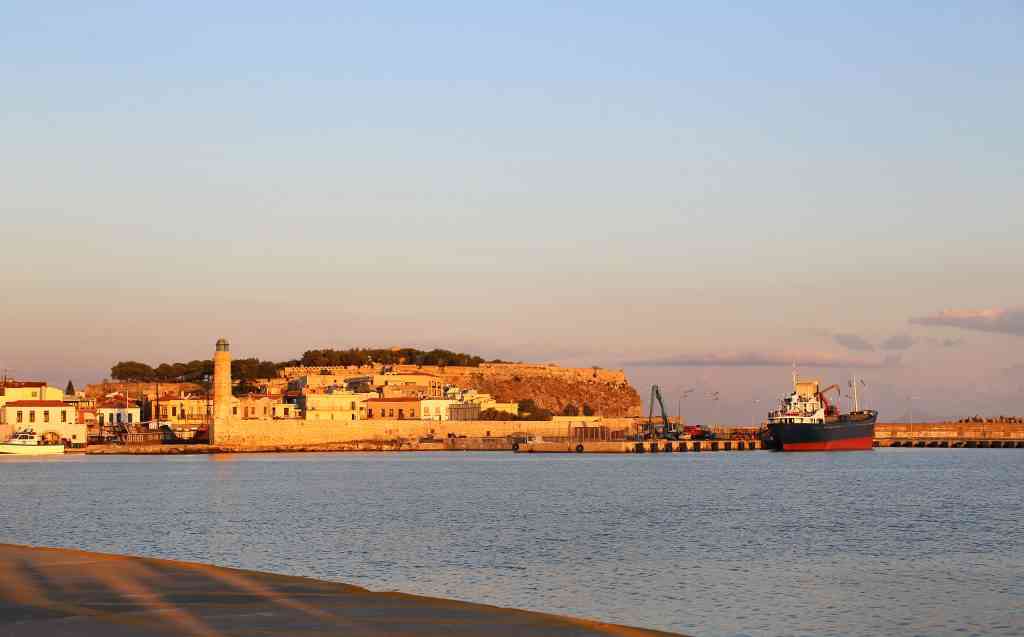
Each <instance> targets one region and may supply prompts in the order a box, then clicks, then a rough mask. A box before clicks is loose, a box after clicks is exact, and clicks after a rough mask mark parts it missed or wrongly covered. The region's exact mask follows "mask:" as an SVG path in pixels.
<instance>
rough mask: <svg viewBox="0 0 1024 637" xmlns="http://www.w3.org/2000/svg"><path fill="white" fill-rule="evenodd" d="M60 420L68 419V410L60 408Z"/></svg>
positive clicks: (65, 420)
mask: <svg viewBox="0 0 1024 637" xmlns="http://www.w3.org/2000/svg"><path fill="white" fill-rule="evenodd" d="M60 421H61V422H67V421H68V412H67V411H66V410H64V409H61V410H60ZM129 422H130V421H129Z"/></svg>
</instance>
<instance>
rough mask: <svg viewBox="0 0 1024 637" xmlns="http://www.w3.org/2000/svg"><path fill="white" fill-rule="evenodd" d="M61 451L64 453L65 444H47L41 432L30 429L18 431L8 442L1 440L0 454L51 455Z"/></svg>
mask: <svg viewBox="0 0 1024 637" xmlns="http://www.w3.org/2000/svg"><path fill="white" fill-rule="evenodd" d="M61 453H64V445H62V444H60V443H57V444H47V443H46V441H44V440H43V439H42V437H41V436H40V435H39V434H37V433H36V432H34V431H32V430H29V429H26V430H23V431H17V432H15V433H14V435H13V436H12V437H11V439H10V440H8V441H7V442H0V454H14V455H19V456H50V455H54V454H61Z"/></svg>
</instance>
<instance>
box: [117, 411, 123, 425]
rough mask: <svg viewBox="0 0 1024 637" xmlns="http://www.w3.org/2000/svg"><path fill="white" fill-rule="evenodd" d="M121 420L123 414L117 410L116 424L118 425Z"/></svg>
mask: <svg viewBox="0 0 1024 637" xmlns="http://www.w3.org/2000/svg"><path fill="white" fill-rule="evenodd" d="M123 422H124V414H122V413H121V412H117V424H119V425H120V424H121V423H123Z"/></svg>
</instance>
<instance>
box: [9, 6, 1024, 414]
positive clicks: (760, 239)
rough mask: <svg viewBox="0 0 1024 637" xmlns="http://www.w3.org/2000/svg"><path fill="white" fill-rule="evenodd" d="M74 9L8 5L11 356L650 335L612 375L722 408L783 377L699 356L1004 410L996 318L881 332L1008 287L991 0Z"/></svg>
mask: <svg viewBox="0 0 1024 637" xmlns="http://www.w3.org/2000/svg"><path fill="white" fill-rule="evenodd" d="M92 4H94V6H91V7H86V6H84V5H81V4H79V3H67V2H52V3H44V2H10V3H5V4H4V5H3V6H2V7H0V86H2V87H3V90H2V93H0V94H2V96H3V108H2V110H0V114H2V116H0V139H2V142H3V143H2V144H0V175H2V177H0V179H2V185H3V188H2V192H3V195H2V197H0V217H2V223H0V228H2V232H3V238H4V241H3V246H2V248H0V284H2V287H3V289H4V290H5V291H6V297H7V298H6V299H5V302H4V303H3V305H2V306H0V324H2V325H3V328H4V329H3V330H2V331H3V334H4V336H3V341H2V343H0V366H3V367H9V368H13V369H14V370H15V372H16V373H17V374H18V375H19V376H43V377H46V378H47V379H49V380H51V381H52V382H55V383H61V384H62V383H63V382H64V381H65V380H66V378H67V377H68V376H70V377H73V378H75V379H76V380H77V381H78V382H85V381H88V380H95V379H98V378H101V377H102V376H103V374H104V373H105V370H106V369H109V366H110V364H111V363H113V362H114V361H115V360H116V359H118V358H138V359H142V360H147V361H154V362H155V361H160V360H164V359H179V358H191V357H197V356H206V355H208V350H209V349H210V344H211V343H212V342H213V341H214V340H215V339H216V338H217V337H218V336H220V335H226V336H228V337H229V338H231V339H232V341H233V342H235V343H236V350H237V351H238V352H239V354H241V355H246V354H248V355H256V356H260V357H264V358H287V357H291V356H294V355H297V354H299V353H301V351H303V350H305V349H308V348H313V347H325V346H338V347H347V346H354V345H391V344H409V345H418V346H425V347H431V346H446V347H455V348H463V349H473V350H474V351H478V352H480V353H482V354H484V355H488V356H502V357H508V358H523V359H546V360H560V361H562V362H565V363H567V364H589V363H591V362H596V363H600V364H605V365H609V366H621V365H623V364H625V363H627V362H629V363H637V362H643V361H650V360H660V359H668V358H674V359H687V360H689V364H688V366H674V367H669V366H666V367H649V366H640V365H631V366H629V367H628V371H630V374H631V376H633V377H634V379H635V381H636V382H635V384H637V385H638V386H639V388H640V390H641V392H642V393H646V386H647V385H648V384H649V383H650V382H661V383H662V384H664V385H666V386H672V385H689V384H692V382H691V380H690V379H691V378H693V379H694V381H693V382H696V380H700V381H701V382H704V383H706V384H708V385H709V386H710V385H716V386H720V387H723V388H727V389H728V393H729V395H730V396H731V397H734V398H732V399H731V400H732V402H730V403H729V404H723V401H719V404H715V405H712V404H694V405H693V406H692V413H693V415H694V417H695V418H698V419H707V418H725V419H729V418H732V419H743V418H748V417H753V414H754V413H755V412H753V411H751V409H750V408H749V405H748V404H747V403H749V402H751V401H752V400H753V399H754V397H760V396H764V397H765V398H771V399H774V397H775V395H776V394H779V393H781V392H782V391H785V388H786V383H787V382H788V377H789V374H788V369H780V368H778V367H734V366H726V367H721V366H717V367H693V366H692V363H693V359H694V358H700V357H707V356H709V355H722V354H728V355H730V356H733V357H735V358H737V359H743V358H744V356H745V355H747V354H751V353H758V354H759V355H763V356H767V357H769V358H772V357H774V358H778V359H779V360H781V359H783V358H787V357H788V358H796V357H797V356H798V355H801V356H804V357H805V358H807V359H808V360H809V362H810V361H811V360H820V357H821V356H833V357H847V358H850V357H860V358H856V360H854V359H853V358H850V360H849V361H848V362H849V364H850V365H854V364H858V363H859V364H865V363H867V364H870V365H876V364H877V365H879V366H877V367H871V368H869V369H864V370H862V373H864V374H865V375H870V376H872V380H873V381H874V385H876V386H878V387H884V388H886V390H887V391H889V392H890V393H891V396H889V397H888V398H884V397H883V396H882V395H881V394H882V392H879V401H880V402H881V403H882V404H881V406H882V407H883V409H884V410H887V411H888V413H889V414H896V413H900V414H902V412H903V411H906V409H905V406H904V405H903V403H904V402H905V400H904V399H900V398H899V396H903V397H905V396H907V395H922V396H923V397H925V398H926V401H927V402H930V403H931V406H932V408H930V409H929V410H928V411H930V412H933V413H937V414H942V413H943V412H950V413H954V412H955V414H954V415H965V414H966V413H967V412H969V413H974V412H976V411H988V412H996V411H1014V412H1015V413H1022V412H1024V391H1022V389H1021V386H1020V385H1021V383H1020V382H1019V381H1018V380H1017V378H1018V376H1020V375H1021V374H1020V373H1019V372H1017V373H1015V372H1012V371H1007V370H1013V369H1014V367H1015V366H1018V365H1021V364H1024V336H1022V335H1020V334H1018V333H1016V332H1015V331H1014V330H1013V329H1010V330H1003V331H1001V332H1000V331H978V330H972V329H970V327H968V328H966V329H965V328H964V327H963V326H960V327H957V326H948V325H947V326H945V327H943V326H942V325H935V324H923V325H922V324H913V325H912V324H910V323H909V320H910V319H911V318H914V317H923V316H930V315H933V314H935V313H936V312H938V311H940V310H943V309H945V308H953V309H958V310H979V309H984V308H1010V309H1011V310H1012V309H1013V308H1018V307H1022V306H1024V292H1022V291H1021V290H1022V287H1021V284H1020V280H1021V274H1022V273H1024V251H1022V250H1021V249H1020V246H1021V244H1022V240H1024V221H1022V216H1024V215H1022V207H1024V206H1022V193H1021V174H1022V168H1024V157H1022V155H1024V150H1022V149H1024V126H1022V125H1021V117H1020V113H1021V112H1024V82H1021V78H1022V77H1024V44H1022V34H1024V19H1022V18H1024V10H1022V8H1021V5H1020V4H1019V3H1017V2H978V3H966V2H962V3H953V2H949V3H936V4H934V5H933V6H931V7H928V8H909V7H899V6H894V5H893V3H883V2H871V3H868V2H864V3H856V4H854V3H830V2H814V3H812V2H805V3H772V4H770V5H769V4H765V3H757V4H753V3H750V4H747V5H746V6H744V5H742V4H731V5H730V6H729V7H723V6H719V4H721V3H709V4H708V5H706V6H698V5H695V4H689V3H679V2H647V3H634V4H633V5H626V4H623V3H611V2H587V3H562V4H558V5H554V3H549V2H545V3H529V2H522V3H516V4H515V5H509V6H508V7H493V6H486V5H482V4H481V3H470V2H459V3H434V4H430V5H425V4H422V3H407V4H397V3H392V4H388V5H385V4H384V3H380V2H375V3H364V4H346V5H344V6H342V5H341V4H340V3H334V2H304V3H295V4H296V5H297V6H291V5H285V4H281V3H258V2H249V3H189V2H179V3H173V4H168V3H127V2H124V3H92ZM553 5H554V6H553ZM634 5H636V6H634ZM1012 316H1015V315H1012ZM844 334H845V335H850V334H852V335H856V336H860V337H861V338H862V339H866V340H867V341H869V342H870V343H872V344H873V345H875V346H876V349H875V350H873V351H867V350H850V349H849V348H848V347H846V346H844V345H843V344H842V343H844V342H845V343H850V342H851V341H850V340H848V339H847V340H843V339H842V338H838V339H837V338H836V336H837V335H839V336H840V337H841V336H842V335H844ZM905 334H909V335H910V336H911V337H912V339H911V340H912V341H913V345H912V346H911V347H909V348H907V349H905V350H900V351H898V352H895V353H894V352H891V351H888V352H887V351H883V350H882V349H880V344H881V342H882V341H883V340H884V339H886V338H889V337H892V336H896V335H905ZM943 341H949V342H956V344H955V345H950V346H944V345H943V344H942V343H943ZM896 354H898V355H899V360H898V361H896V359H895V358H890V359H889V360H888V362H886V363H885V364H884V365H882V364H881V361H882V360H883V359H884V358H885V356H894V355H896ZM815 356H817V357H818V358H817V359H815V358H814V357H815ZM841 360H845V359H841ZM807 370H808V373H820V374H821V375H823V376H824V377H825V378H826V379H827V380H839V379H840V378H838V377H840V376H842V377H845V376H846V375H847V374H848V373H849V371H850V368H842V367H838V368H825V369H814V368H812V367H809V366H808V367H807ZM698 377H699V378H698ZM968 383H980V384H979V385H977V387H975V388H974V389H972V390H970V391H967V392H965V394H964V396H965V398H963V399H952V398H951V396H952V395H953V394H954V393H955V392H956V391H958V388H961V387H966V386H967V385H968ZM965 400H970V401H971V404H970V406H965V403H964V401H965ZM705 402H706V401H705ZM963 410H966V411H965V412H964V414H961V411H963ZM760 411H763V409H761V407H760V406H758V407H757V412H758V413H759V412H760ZM883 416H884V414H883Z"/></svg>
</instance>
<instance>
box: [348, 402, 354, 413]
mask: <svg viewBox="0 0 1024 637" xmlns="http://www.w3.org/2000/svg"><path fill="white" fill-rule="evenodd" d="M348 408H349V409H351V410H352V411H355V410H356V401H354V400H353V401H352V402H351V403H349V405H348Z"/></svg>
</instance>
